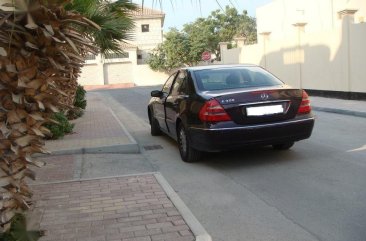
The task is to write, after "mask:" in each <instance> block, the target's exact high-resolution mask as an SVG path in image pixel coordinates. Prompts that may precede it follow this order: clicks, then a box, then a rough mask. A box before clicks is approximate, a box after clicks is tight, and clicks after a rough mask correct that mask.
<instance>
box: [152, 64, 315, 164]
mask: <svg viewBox="0 0 366 241" xmlns="http://www.w3.org/2000/svg"><path fill="white" fill-rule="evenodd" d="M151 96H152V98H151V100H150V103H149V105H148V108H147V110H148V115H149V120H150V125H151V134H152V135H153V136H155V135H160V134H161V133H162V132H164V133H165V134H167V135H169V136H170V137H172V138H174V139H175V140H177V142H178V146H179V151H180V155H181V157H182V160H183V161H186V162H194V161H198V160H199V159H200V157H201V154H202V152H216V151H224V150H230V149H238V148H241V147H243V146H250V145H272V146H273V148H274V149H277V150H287V149H289V148H291V147H292V146H293V144H294V142H296V141H299V140H303V139H306V138H309V137H310V135H311V132H312V130H313V126H314V116H313V114H312V113H311V107H310V101H309V97H308V95H307V93H306V92H305V91H304V90H302V89H297V88H293V87H291V86H288V85H286V84H285V83H283V82H282V81H281V80H279V79H278V78H276V77H275V76H274V75H272V74H271V73H269V72H268V71H266V70H264V69H263V68H261V67H259V66H255V65H210V66H200V67H188V68H182V69H180V70H179V71H176V72H175V73H174V74H172V75H171V76H170V77H169V78H168V80H167V81H166V83H165V84H164V86H163V88H162V90H155V91H152V92H151Z"/></svg>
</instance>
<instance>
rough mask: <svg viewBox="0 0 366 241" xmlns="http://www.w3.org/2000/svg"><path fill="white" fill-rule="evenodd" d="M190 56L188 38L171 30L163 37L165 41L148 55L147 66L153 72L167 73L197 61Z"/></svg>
mask: <svg viewBox="0 0 366 241" xmlns="http://www.w3.org/2000/svg"><path fill="white" fill-rule="evenodd" d="M191 55H192V54H191V44H190V41H189V38H188V36H187V35H186V34H185V33H183V32H180V31H178V30H177V29H175V28H173V29H170V31H169V32H168V33H167V34H166V35H165V41H164V42H163V43H162V44H160V45H159V46H158V47H157V48H156V49H155V50H154V51H153V52H152V53H151V54H150V58H149V59H148V64H149V65H150V67H151V68H152V69H153V70H158V71H167V72H169V71H171V70H173V69H175V68H178V67H181V66H184V65H188V66H191V65H193V64H195V63H197V62H198V61H199V60H195V59H192V58H191Z"/></svg>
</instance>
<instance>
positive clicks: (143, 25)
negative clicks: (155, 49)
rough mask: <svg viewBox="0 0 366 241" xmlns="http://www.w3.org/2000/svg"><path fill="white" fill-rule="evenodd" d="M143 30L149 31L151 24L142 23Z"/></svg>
mask: <svg viewBox="0 0 366 241" xmlns="http://www.w3.org/2000/svg"><path fill="white" fill-rule="evenodd" d="M141 31H142V32H149V24H142V25H141Z"/></svg>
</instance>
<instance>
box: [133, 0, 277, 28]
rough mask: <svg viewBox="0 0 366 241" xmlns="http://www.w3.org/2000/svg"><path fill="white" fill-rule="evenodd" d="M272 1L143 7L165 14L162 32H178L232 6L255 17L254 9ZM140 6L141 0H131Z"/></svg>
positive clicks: (168, 2) (166, 0) (147, 0)
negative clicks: (219, 10)
mask: <svg viewBox="0 0 366 241" xmlns="http://www.w3.org/2000/svg"><path fill="white" fill-rule="evenodd" d="M271 1H273V0H217V1H216V0H200V2H201V3H199V1H198V0H144V6H146V7H148V8H155V9H159V10H163V12H165V22H164V31H167V30H169V28H171V27H176V28H178V29H179V30H181V29H182V26H183V25H184V24H186V23H190V22H194V21H195V20H196V19H197V18H200V17H207V16H208V15H210V13H211V12H212V11H214V10H216V9H220V6H221V7H222V8H225V6H226V5H229V6H234V7H235V8H236V9H237V10H238V11H239V12H240V13H241V12H242V11H243V10H244V9H245V10H247V11H248V15H250V16H252V17H255V9H256V8H257V7H260V6H263V5H265V4H267V3H269V2H271ZM133 2H134V3H137V4H141V2H142V0H133ZM160 2H161V6H160Z"/></svg>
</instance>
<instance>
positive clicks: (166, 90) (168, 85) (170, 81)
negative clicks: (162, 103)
mask: <svg viewBox="0 0 366 241" xmlns="http://www.w3.org/2000/svg"><path fill="white" fill-rule="evenodd" d="M176 75H177V73H174V74H172V75H171V76H170V77H169V78H168V80H167V81H166V82H165V84H164V86H163V89H162V90H161V91H162V92H164V93H167V94H169V92H170V88H171V87H172V84H173V80H174V78H175V76H176Z"/></svg>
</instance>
